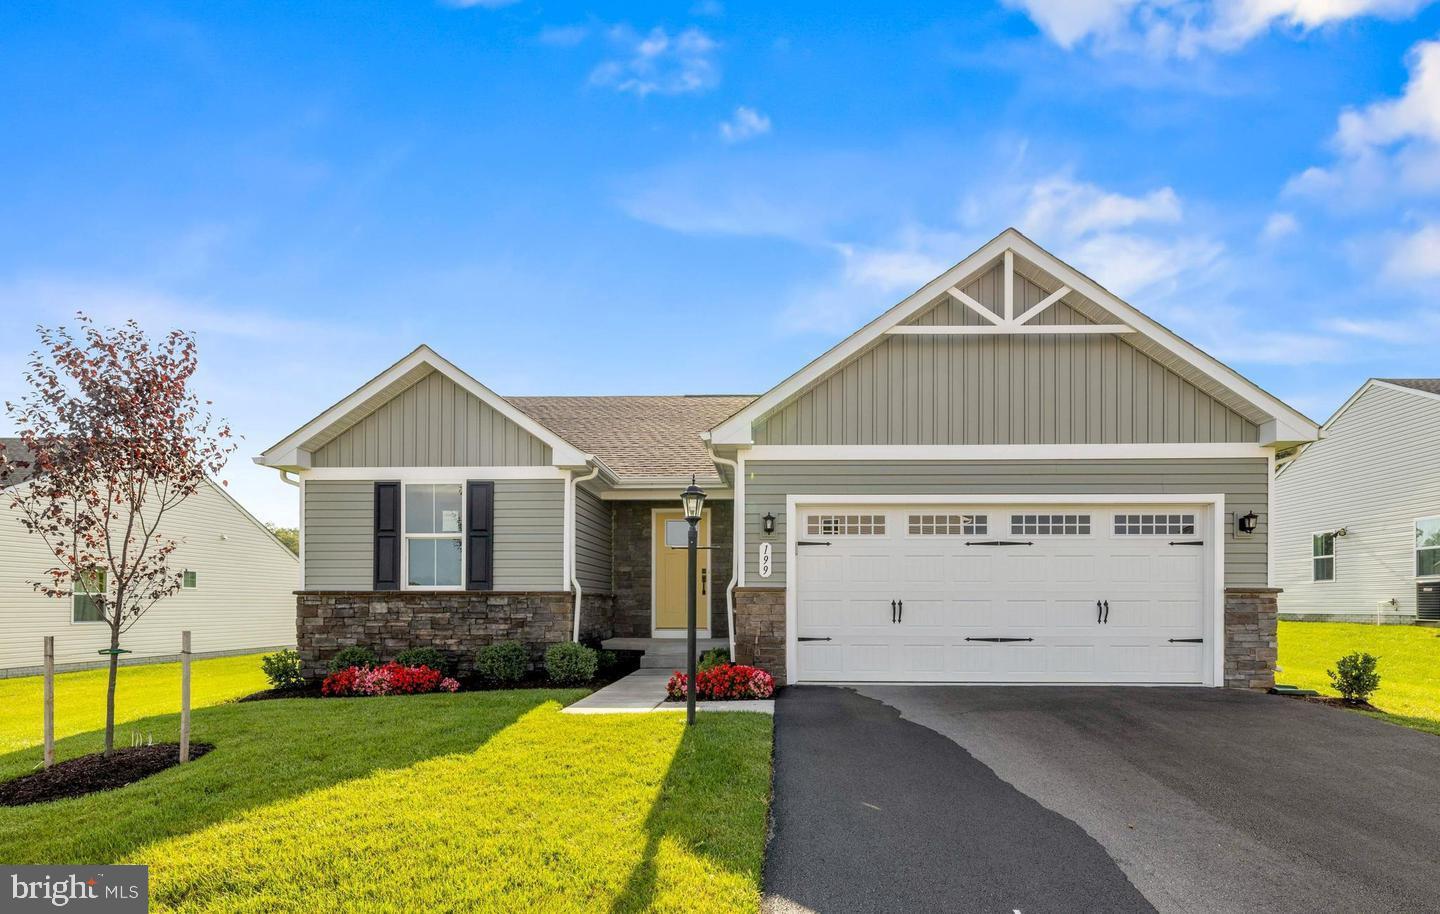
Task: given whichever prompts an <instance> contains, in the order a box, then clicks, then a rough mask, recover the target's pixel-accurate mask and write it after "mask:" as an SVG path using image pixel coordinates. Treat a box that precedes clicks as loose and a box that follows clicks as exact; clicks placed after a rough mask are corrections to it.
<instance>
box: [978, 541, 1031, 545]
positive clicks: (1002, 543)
mask: <svg viewBox="0 0 1440 914" xmlns="http://www.w3.org/2000/svg"><path fill="white" fill-rule="evenodd" d="M965 545H967V546H1033V545H1035V544H1034V543H1032V542H1030V541H1029V540H977V541H975V542H973V543H966V544H965Z"/></svg>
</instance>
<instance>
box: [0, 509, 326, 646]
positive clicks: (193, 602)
mask: <svg viewBox="0 0 1440 914" xmlns="http://www.w3.org/2000/svg"><path fill="white" fill-rule="evenodd" d="M165 533H166V535H168V536H170V537H172V538H174V539H176V540H178V541H179V543H180V545H179V548H177V549H176V550H175V552H174V553H173V555H172V557H171V559H170V564H171V567H172V568H174V569H176V570H180V569H188V570H190V571H194V572H195V573H196V576H197V586H196V587H195V588H194V589H193V590H181V591H180V592H179V593H178V594H176V595H175V596H173V597H169V598H167V599H165V600H162V601H160V602H159V603H157V604H156V605H155V606H153V607H152V608H151V609H150V610H148V611H147V612H146V613H145V614H144V616H142V617H141V619H140V621H139V622H137V623H136V624H135V626H134V627H133V628H131V629H130V631H129V632H127V633H126V634H124V635H122V636H121V640H120V646H121V647H123V648H126V649H128V650H130V651H133V653H131V654H127V655H126V660H136V659H143V658H145V657H154V656H166V655H171V654H176V653H178V652H179V650H180V632H181V631H182V630H184V629H190V631H191V632H192V636H191V638H192V642H191V647H192V650H194V651H195V652H196V653H210V652H234V651H241V650H252V649H253V650H260V649H263V648H272V647H285V646H293V645H294V644H295V596H294V591H295V590H296V588H297V587H298V583H299V565H298V562H297V560H296V559H295V557H294V556H293V555H292V554H291V553H290V551H289V550H288V549H286V548H285V547H284V546H282V545H280V544H279V543H278V542H276V540H275V539H274V538H273V537H271V536H270V534H269V533H267V532H266V531H264V530H263V529H261V528H260V527H259V526H257V525H256V523H255V522H254V521H253V520H252V519H251V518H250V517H249V516H247V515H246V514H245V513H244V512H243V511H241V510H240V509H238V508H237V507H236V506H235V505H234V504H233V503H232V502H231V501H230V500H229V499H228V498H226V497H225V496H224V495H222V494H220V492H219V491H217V490H216V489H215V488H214V487H213V486H209V485H207V486H202V487H201V488H200V490H199V491H198V492H196V494H195V495H193V496H192V497H190V498H189V499H187V500H186V501H185V502H184V503H183V504H181V505H180V507H178V508H177V509H175V511H174V512H173V513H172V514H171V515H170V516H169V518H167V520H166V522H165ZM53 564H54V560H53V558H52V556H51V555H50V553H49V551H48V550H47V549H46V548H45V545H44V542H43V541H42V540H41V539H40V538H39V537H37V536H33V535H31V534H30V533H28V532H27V531H26V530H25V529H24V528H23V527H22V526H21V525H20V521H19V520H18V517H17V515H16V512H15V510H14V509H13V508H11V507H10V502H9V499H8V498H5V497H3V496H0V616H3V618H4V620H5V637H4V638H3V639H0V672H3V671H7V670H10V671H18V670H28V669H30V668H34V667H38V666H40V664H41V663H42V661H43V659H44V654H43V639H44V637H45V636H46V635H53V636H54V637H55V662H56V663H57V664H79V663H96V662H98V661H102V660H103V659H104V658H103V657H101V656H100V655H98V654H97V653H96V651H98V650H100V649H101V648H104V647H108V646H109V640H110V639H109V628H108V626H106V625H104V624H103V623H93V622H92V623H77V622H73V621H71V620H72V614H71V601H70V599H68V598H66V599H52V598H50V597H46V596H44V595H42V594H39V593H36V592H35V589H34V587H33V586H32V585H31V582H32V581H34V580H36V579H37V578H39V577H41V576H42V575H44V573H45V571H46V569H48V568H50V567H52V566H53Z"/></svg>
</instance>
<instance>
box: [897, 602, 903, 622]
mask: <svg viewBox="0 0 1440 914" xmlns="http://www.w3.org/2000/svg"><path fill="white" fill-rule="evenodd" d="M895 621H896V622H904V621H905V601H904V600H901V601H900V613H899V615H897V616H896V617H895Z"/></svg>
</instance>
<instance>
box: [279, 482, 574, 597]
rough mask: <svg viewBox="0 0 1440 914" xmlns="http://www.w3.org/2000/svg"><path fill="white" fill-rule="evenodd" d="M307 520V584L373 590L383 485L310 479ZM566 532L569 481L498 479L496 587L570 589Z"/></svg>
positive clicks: (308, 587) (315, 587)
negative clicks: (565, 573)
mask: <svg viewBox="0 0 1440 914" xmlns="http://www.w3.org/2000/svg"><path fill="white" fill-rule="evenodd" d="M577 507H578V506H577ZM578 513H579V512H578V510H577V515H578ZM304 517H305V589H306V590H371V589H373V588H374V585H375V582H374V562H375V483H374V482H373V481H369V480H360V481H351V480H344V481H339V480H328V479H327V480H314V479H307V480H305V512H304ZM564 530H565V483H564V482H563V481H562V480H559V479H497V480H495V530H494V559H495V589H496V590H511V591H515V590H540V591H554V590H568V589H569V584H568V582H562V581H561V577H562V569H563V553H564V537H565V533H564ZM581 583H582V586H584V582H583V580H582V582H581Z"/></svg>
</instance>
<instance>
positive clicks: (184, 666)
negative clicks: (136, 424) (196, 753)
mask: <svg viewBox="0 0 1440 914" xmlns="http://www.w3.org/2000/svg"><path fill="white" fill-rule="evenodd" d="M188 761H190V631H189V630H188V629H187V630H185V631H183V632H181V633H180V763H181V764H182V765H183V764H184V763H186V762H188Z"/></svg>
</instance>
